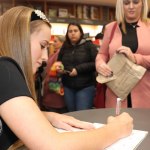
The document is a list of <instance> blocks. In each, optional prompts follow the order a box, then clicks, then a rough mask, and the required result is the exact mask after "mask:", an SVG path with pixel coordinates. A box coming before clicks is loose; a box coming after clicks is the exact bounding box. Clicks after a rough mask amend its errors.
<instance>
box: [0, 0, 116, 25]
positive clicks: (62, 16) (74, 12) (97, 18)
mask: <svg viewBox="0 0 150 150" xmlns="http://www.w3.org/2000/svg"><path fill="white" fill-rule="evenodd" d="M17 5H24V6H29V7H33V8H35V9H40V10H42V11H43V12H44V13H45V14H46V15H47V17H48V18H49V19H50V21H51V22H52V23H70V22H78V23H80V24H89V25H102V24H106V23H107V22H110V21H112V20H114V19H115V8H113V7H107V6H97V5H96V6H94V5H88V4H78V3H69V2H67V3H66V2H55V1H48V0H2V2H1V3H0V14H2V13H4V12H5V11H6V10H7V9H9V8H11V7H13V6H17Z"/></svg>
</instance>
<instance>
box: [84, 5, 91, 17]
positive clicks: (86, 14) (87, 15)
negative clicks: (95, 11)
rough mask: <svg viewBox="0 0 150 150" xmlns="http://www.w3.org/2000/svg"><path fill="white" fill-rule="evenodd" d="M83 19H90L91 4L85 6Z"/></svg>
mask: <svg viewBox="0 0 150 150" xmlns="http://www.w3.org/2000/svg"><path fill="white" fill-rule="evenodd" d="M83 19H90V6H87V5H84V6H83Z"/></svg>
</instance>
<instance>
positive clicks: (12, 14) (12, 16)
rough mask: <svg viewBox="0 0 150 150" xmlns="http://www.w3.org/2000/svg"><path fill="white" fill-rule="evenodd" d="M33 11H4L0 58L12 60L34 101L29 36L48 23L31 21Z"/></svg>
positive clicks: (34, 93) (18, 9)
mask: <svg viewBox="0 0 150 150" xmlns="http://www.w3.org/2000/svg"><path fill="white" fill-rule="evenodd" d="M33 11H34V9H32V8H29V7H25V6H17V7H13V8H11V9H10V10H8V11H6V12H5V13H4V14H3V15H2V16H1V17H0V37H1V39H0V56H8V57H11V58H13V59H14V60H15V61H16V62H17V63H18V64H19V66H20V67H21V69H22V71H23V73H24V76H25V79H26V83H27V86H28V88H29V90H30V92H31V94H32V97H33V99H35V100H36V92H35V84H34V83H35V80H34V76H33V70H32V58H31V44H30V35H31V34H32V33H33V32H38V31H39V30H40V28H41V26H42V25H43V24H47V25H48V26H49V27H50V28H51V25H50V23H48V22H46V21H44V20H42V19H41V20H40V19H39V20H34V21H31V14H32V12H33ZM20 145H22V143H21V142H20V141H19V142H17V144H14V145H12V146H11V149H16V147H20Z"/></svg>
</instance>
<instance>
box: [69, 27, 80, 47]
mask: <svg viewBox="0 0 150 150" xmlns="http://www.w3.org/2000/svg"><path fill="white" fill-rule="evenodd" d="M68 37H69V39H70V41H71V43H72V44H76V43H77V42H78V41H79V39H80V37H81V33H80V30H79V28H78V27H77V26H75V25H70V26H69V28H68Z"/></svg>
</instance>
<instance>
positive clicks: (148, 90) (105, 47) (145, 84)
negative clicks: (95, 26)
mask: <svg viewBox="0 0 150 150" xmlns="http://www.w3.org/2000/svg"><path fill="white" fill-rule="evenodd" d="M113 25H114V22H112V23H110V24H108V25H107V26H106V28H105V34H104V38H103V44H102V46H101V48H100V51H99V53H98V55H97V57H96V68H97V66H98V65H99V64H101V63H102V62H103V61H105V62H107V61H108V60H109V58H111V57H112V56H113V54H114V53H115V50H116V49H118V48H119V47H120V46H122V33H121V31H120V28H119V26H117V27H116V29H115V32H114V35H113V38H112V41H111V43H110V44H109V40H110V34H111V30H112V28H113ZM138 25H139V27H138V28H137V36H138V49H137V51H136V53H135V58H136V61H137V64H139V65H141V66H143V67H145V68H146V69H147V71H146V73H145V75H144V77H143V78H142V79H141V80H140V82H139V83H138V84H137V85H136V86H135V87H134V89H133V90H132V91H131V99H132V107H133V108H150V70H149V69H150V22H149V23H147V24H145V23H144V22H142V21H139V22H138ZM129 38H130V37H129ZM116 98H117V97H116V96H115V94H114V93H113V92H112V91H111V90H110V89H108V88H107V91H106V107H115V105H116ZM122 105H123V107H127V101H124V102H123V103H122Z"/></svg>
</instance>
